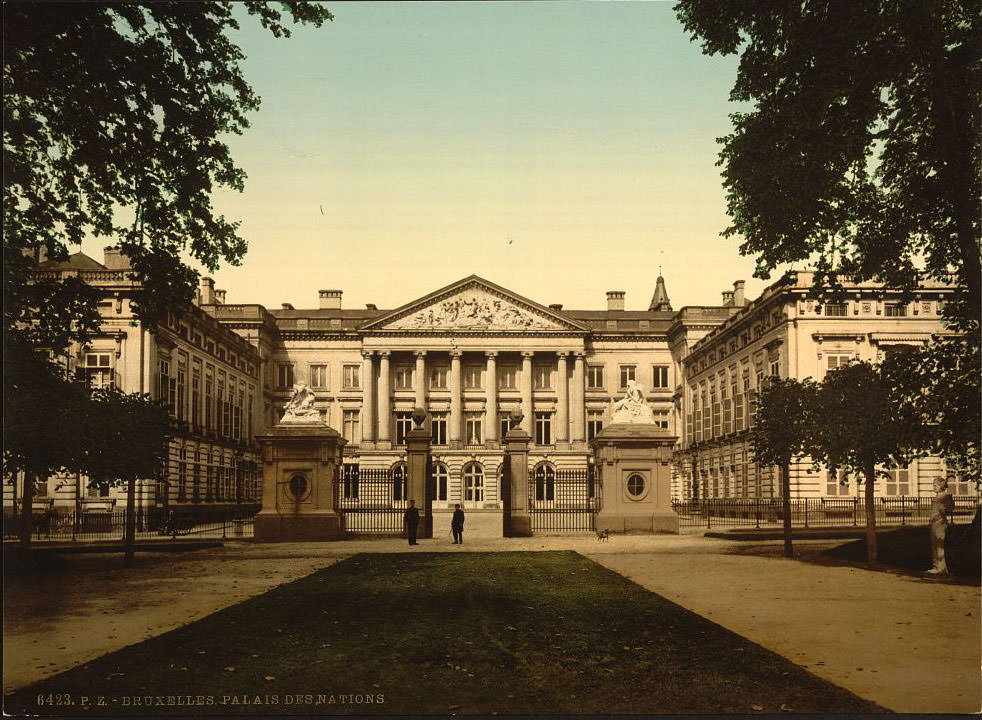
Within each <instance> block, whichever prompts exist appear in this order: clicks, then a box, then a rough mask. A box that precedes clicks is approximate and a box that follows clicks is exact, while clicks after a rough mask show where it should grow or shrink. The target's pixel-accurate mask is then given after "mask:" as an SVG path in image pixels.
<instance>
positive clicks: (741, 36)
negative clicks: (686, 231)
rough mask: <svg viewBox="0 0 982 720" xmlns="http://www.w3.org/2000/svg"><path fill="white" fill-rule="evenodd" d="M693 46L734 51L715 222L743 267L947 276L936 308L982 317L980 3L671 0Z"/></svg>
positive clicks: (961, 317)
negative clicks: (721, 221) (954, 291)
mask: <svg viewBox="0 0 982 720" xmlns="http://www.w3.org/2000/svg"><path fill="white" fill-rule="evenodd" d="M676 13H677V15H678V17H679V19H680V20H681V22H682V24H683V25H684V27H685V29H686V30H687V31H689V32H690V33H691V34H692V36H693V38H694V39H698V40H700V41H701V43H702V47H703V50H704V52H706V53H708V54H723V55H729V54H739V55H740V65H739V70H738V74H737V78H736V83H735V84H734V86H733V89H732V91H731V94H730V97H731V99H732V100H735V101H740V102H744V103H748V104H750V106H751V109H750V110H749V111H741V112H735V113H733V114H732V116H731V117H732V120H733V132H732V133H731V134H730V135H728V136H726V137H724V138H721V139H720V142H721V143H722V145H723V150H722V152H721V154H720V164H721V165H722V167H723V184H724V187H725V189H726V194H727V204H728V210H729V214H730V217H731V219H732V223H731V225H730V226H729V227H728V228H727V229H726V230H725V231H724V234H725V235H727V236H740V237H741V238H742V245H741V246H740V250H741V252H742V253H743V254H746V255H752V256H754V257H755V258H756V260H757V271H756V274H757V276H758V277H763V278H767V277H769V273H770V272H771V271H773V270H774V269H775V268H777V267H778V266H780V265H782V264H785V263H795V262H800V261H808V262H814V263H815V265H816V267H817V269H818V270H819V271H820V272H821V273H822V279H823V281H824V280H828V281H830V285H831V286H833V287H834V286H835V284H836V278H837V276H838V274H840V273H848V274H850V275H852V276H854V277H856V278H860V279H876V280H880V281H882V282H884V283H886V284H887V285H889V286H892V287H899V288H907V289H909V288H912V287H914V286H915V285H916V284H917V282H918V278H919V276H920V273H921V271H923V272H926V274H927V275H929V276H932V277H935V278H944V277H946V276H947V275H948V274H949V273H951V272H954V273H955V275H956V276H957V280H958V285H959V286H960V288H961V290H960V293H959V296H958V297H957V298H956V299H955V301H954V302H952V303H949V304H948V307H947V312H948V315H949V317H950V318H951V319H952V320H953V321H954V322H956V323H958V324H960V325H961V326H962V328H961V329H968V330H972V329H975V330H977V328H978V321H979V314H980V312H982V289H980V284H982V265H980V246H979V213H978V197H977V189H978V178H979V177H980V163H982V152H980V137H982V135H980V128H979V112H978V108H979V107H980V106H982V79H980V78H982V63H980V60H979V58H980V55H982V50H980V45H982V38H980V34H982V22H980V20H982V11H980V9H979V5H978V3H977V2H968V1H960V0H911V1H906V0H881V1H880V2H842V1H839V0H818V1H817V2H806V3H802V2H764V1H758V2H739V3H719V2H716V1H715V0H679V2H678V3H677V5H676Z"/></svg>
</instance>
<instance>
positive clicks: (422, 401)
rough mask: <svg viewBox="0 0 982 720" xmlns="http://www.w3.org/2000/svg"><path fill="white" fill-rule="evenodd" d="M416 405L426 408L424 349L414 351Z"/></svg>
mask: <svg viewBox="0 0 982 720" xmlns="http://www.w3.org/2000/svg"><path fill="white" fill-rule="evenodd" d="M416 407H419V408H423V409H424V410H425V409H426V351H425V350H417V351H416Z"/></svg>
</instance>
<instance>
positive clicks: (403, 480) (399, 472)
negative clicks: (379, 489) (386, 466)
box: [392, 462, 409, 500]
mask: <svg viewBox="0 0 982 720" xmlns="http://www.w3.org/2000/svg"><path fill="white" fill-rule="evenodd" d="M408 484H409V469H408V468H407V466H406V463H404V462H397V463H396V464H395V465H393V466H392V499H393V500H406V499H407V498H406V496H407V495H408V494H409V489H408Z"/></svg>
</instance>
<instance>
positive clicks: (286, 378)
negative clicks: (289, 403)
mask: <svg viewBox="0 0 982 720" xmlns="http://www.w3.org/2000/svg"><path fill="white" fill-rule="evenodd" d="M276 387H277V389H279V390H289V389H290V388H292V387H293V363H280V364H279V365H277V366H276Z"/></svg>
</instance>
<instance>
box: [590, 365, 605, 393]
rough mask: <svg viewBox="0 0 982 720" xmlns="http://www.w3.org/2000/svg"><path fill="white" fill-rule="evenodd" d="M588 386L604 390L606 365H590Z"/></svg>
mask: <svg viewBox="0 0 982 720" xmlns="http://www.w3.org/2000/svg"><path fill="white" fill-rule="evenodd" d="M586 386H587V387H588V388H589V389H590V390H602V389H603V386H604V366H603V365H590V366H589V367H587V369H586Z"/></svg>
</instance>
